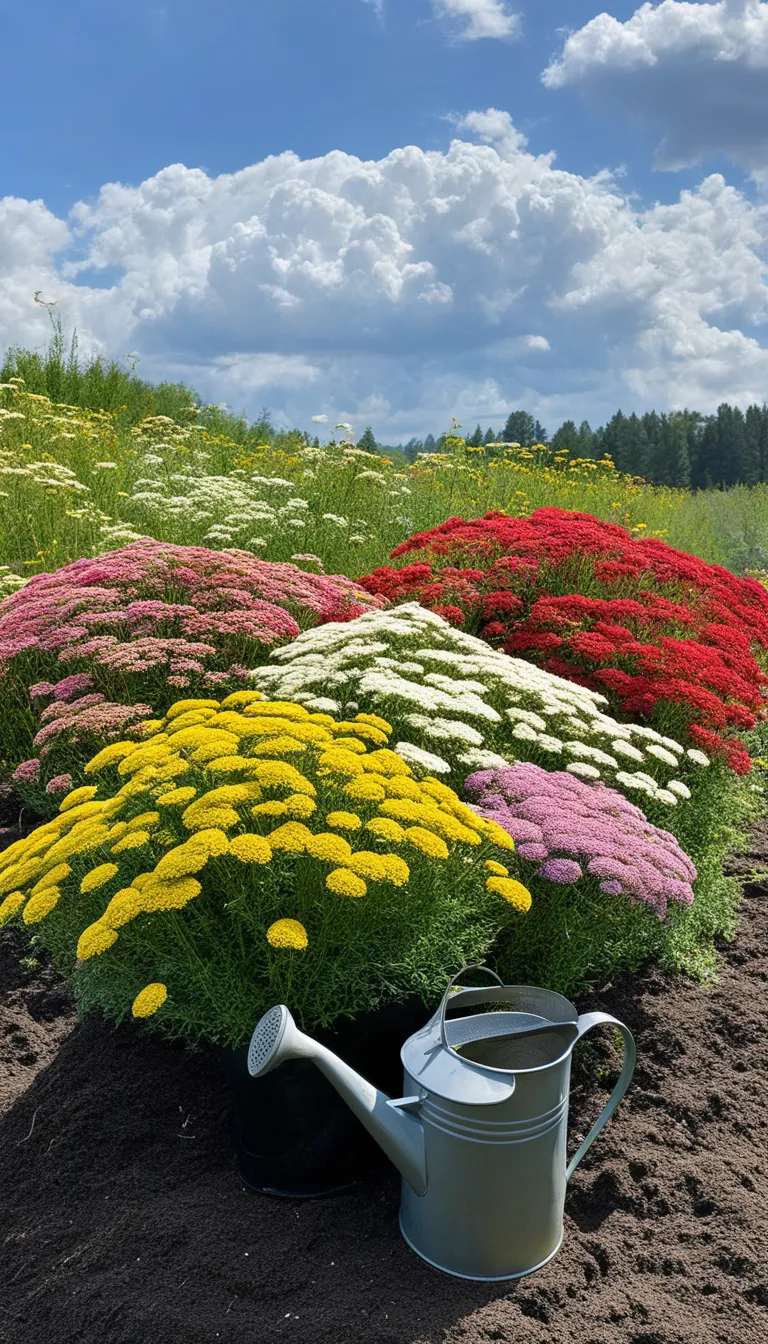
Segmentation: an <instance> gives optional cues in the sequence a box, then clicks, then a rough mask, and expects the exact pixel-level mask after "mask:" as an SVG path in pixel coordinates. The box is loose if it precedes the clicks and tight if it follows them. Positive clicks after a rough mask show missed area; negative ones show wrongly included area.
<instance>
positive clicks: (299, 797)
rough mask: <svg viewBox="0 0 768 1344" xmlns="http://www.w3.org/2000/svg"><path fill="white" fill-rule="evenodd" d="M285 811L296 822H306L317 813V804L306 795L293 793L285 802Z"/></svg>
mask: <svg viewBox="0 0 768 1344" xmlns="http://www.w3.org/2000/svg"><path fill="white" fill-rule="evenodd" d="M284 806H285V810H286V812H287V814H288V816H289V817H293V818H294V820H295V821H306V820H307V818H308V817H311V816H312V813H313V812H316V811H317V803H316V802H314V801H313V799H312V798H308V797H307V795H306V794H305V793H291V794H289V795H288V797H287V798H286V800H285V804H284Z"/></svg>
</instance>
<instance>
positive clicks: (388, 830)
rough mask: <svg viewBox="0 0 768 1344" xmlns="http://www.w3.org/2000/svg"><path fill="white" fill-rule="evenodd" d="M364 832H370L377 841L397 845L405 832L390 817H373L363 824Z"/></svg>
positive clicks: (403, 837)
mask: <svg viewBox="0 0 768 1344" xmlns="http://www.w3.org/2000/svg"><path fill="white" fill-rule="evenodd" d="M365 829H366V831H370V832H371V834H372V835H375V836H376V839H377V840H388V841H390V842H392V841H394V842H395V843H398V842H399V841H402V840H404V839H405V831H404V830H403V828H402V826H401V825H400V823H399V822H397V821H393V820H392V819H391V817H373V818H372V819H371V820H370V821H366V823H365Z"/></svg>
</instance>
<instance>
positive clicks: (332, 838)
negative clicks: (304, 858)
mask: <svg viewBox="0 0 768 1344" xmlns="http://www.w3.org/2000/svg"><path fill="white" fill-rule="evenodd" d="M307 853H308V854H309V856H310V858H313V859H319V860H320V862H321V863H348V862H349V860H350V859H351V857H352V850H351V847H350V845H349V843H348V842H347V841H346V840H345V839H344V837H343V836H342V835H333V834H332V833H331V832H330V831H320V832H319V833H318V834H317V835H313V836H312V837H311V839H309V840H308V841H307Z"/></svg>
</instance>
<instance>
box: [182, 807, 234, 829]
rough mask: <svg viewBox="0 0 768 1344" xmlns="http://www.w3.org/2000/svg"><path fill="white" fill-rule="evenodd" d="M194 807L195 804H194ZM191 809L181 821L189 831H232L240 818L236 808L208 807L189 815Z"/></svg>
mask: <svg viewBox="0 0 768 1344" xmlns="http://www.w3.org/2000/svg"><path fill="white" fill-rule="evenodd" d="M192 806H193V807H194V803H193V804H192ZM189 811H190V810H189V808H187V810H186V812H182V814H181V819H182V821H183V822H184V825H185V826H186V828H187V830H188V831H202V830H207V829H208V828H209V827H210V828H213V829H215V830H221V831H231V829H232V827H233V826H237V824H238V822H239V820H240V818H239V816H238V814H237V812H236V811H235V809H234V807H206V808H203V809H202V810H201V811H199V812H198V811H196V812H193V813H191V814H189Z"/></svg>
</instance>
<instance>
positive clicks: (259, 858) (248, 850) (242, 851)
mask: <svg viewBox="0 0 768 1344" xmlns="http://www.w3.org/2000/svg"><path fill="white" fill-rule="evenodd" d="M229 852H230V854H233V855H234V857H235V858H236V859H239V860H240V862H241V863H269V861H270V859H271V858H272V847H271V845H270V843H269V841H268V840H265V838H264V836H263V835H252V834H250V833H248V834H246V835H236V836H235V838H234V840H233V841H232V842H231V843H230V846H229Z"/></svg>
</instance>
